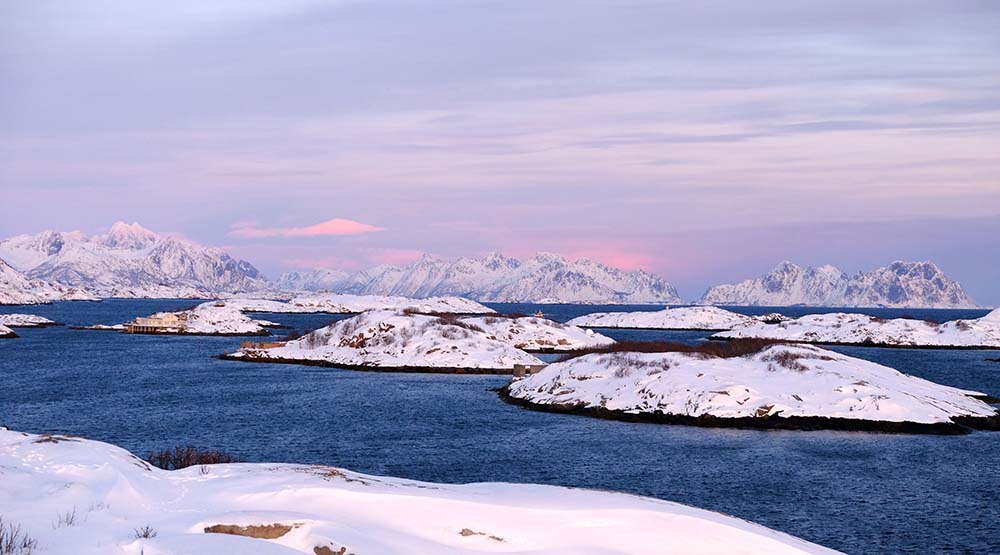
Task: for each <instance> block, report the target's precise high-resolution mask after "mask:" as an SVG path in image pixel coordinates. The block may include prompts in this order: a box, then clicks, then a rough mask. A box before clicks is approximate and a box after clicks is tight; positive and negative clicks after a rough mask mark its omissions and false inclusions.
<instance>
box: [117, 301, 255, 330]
mask: <svg viewBox="0 0 1000 555" xmlns="http://www.w3.org/2000/svg"><path fill="white" fill-rule="evenodd" d="M129 324H134V325H137V326H141V327H142V329H143V331H142V332H141V333H157V334H167V335H270V332H268V331H267V330H266V329H264V326H265V325H267V324H270V322H265V321H258V320H252V319H250V318H249V317H247V316H246V315H245V314H243V313H242V312H241V311H239V310H238V309H236V308H233V307H230V306H226V305H225V304H224V303H222V302H219V301H210V302H207V303H202V304H200V305H198V306H196V307H194V308H193V309H190V310H179V311H176V312H157V313H155V314H151V315H150V316H147V317H145V318H136V319H135V321H134V322H130V323H129Z"/></svg>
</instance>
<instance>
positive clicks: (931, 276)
mask: <svg viewBox="0 0 1000 555" xmlns="http://www.w3.org/2000/svg"><path fill="white" fill-rule="evenodd" d="M698 303H699V304H721V305H736V306H789V305H797V304H799V305H809V306H854V307H895V308H921V307H924V308H974V307H975V306H976V303H975V301H973V300H972V299H970V298H969V296H968V295H966V293H965V291H964V290H963V289H962V286H961V285H959V284H958V282H956V281H955V280H953V279H951V278H949V277H948V276H946V275H945V274H944V272H943V271H941V269H940V268H938V267H937V266H936V265H935V264H933V263H931V262H893V263H892V264H890V265H889V266H887V267H883V268H878V269H876V270H873V271H871V272H865V273H858V274H857V275H855V276H848V275H847V274H845V273H844V272H841V271H840V270H838V269H837V268H834V267H833V266H829V265H827V266H820V267H819V268H805V269H803V268H800V267H799V266H796V265H795V264H792V263H791V262H783V263H781V264H779V265H778V266H777V267H776V268H774V269H773V270H771V271H770V272H768V273H767V274H766V275H765V276H763V277H761V278H757V279H749V280H746V281H742V282H740V283H737V284H729V285H717V286H715V287H712V288H711V289H709V290H708V291H707V292H706V293H705V295H704V296H703V297H702V298H701V299H700V300H699V301H698Z"/></svg>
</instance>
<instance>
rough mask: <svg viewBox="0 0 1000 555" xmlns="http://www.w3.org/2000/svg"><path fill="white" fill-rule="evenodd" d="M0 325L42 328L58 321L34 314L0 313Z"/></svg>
mask: <svg viewBox="0 0 1000 555" xmlns="http://www.w3.org/2000/svg"><path fill="white" fill-rule="evenodd" d="M0 325H3V326H7V327H10V328H44V327H45V326H56V325H58V323H56V322H53V321H52V320H49V319H48V318H46V317H44V316H37V315H35V314H0Z"/></svg>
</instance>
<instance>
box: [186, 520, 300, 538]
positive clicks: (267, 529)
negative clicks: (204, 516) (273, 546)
mask: <svg viewBox="0 0 1000 555" xmlns="http://www.w3.org/2000/svg"><path fill="white" fill-rule="evenodd" d="M298 526H299V525H298V524H280V523H274V524H249V525H247V526H240V525H239V524H213V525H212V526H207V527H206V528H205V533H206V534H229V535H231V536H244V537H247V538H254V539H258V540H276V539H278V538H280V537H281V536H284V535H285V534H287V533H289V532H291V531H292V530H293V529H295V528H297V527H298Z"/></svg>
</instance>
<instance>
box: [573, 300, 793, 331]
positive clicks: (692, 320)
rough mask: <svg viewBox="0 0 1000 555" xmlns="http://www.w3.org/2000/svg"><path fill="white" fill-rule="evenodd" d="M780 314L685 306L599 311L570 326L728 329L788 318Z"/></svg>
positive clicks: (575, 319)
mask: <svg viewBox="0 0 1000 555" xmlns="http://www.w3.org/2000/svg"><path fill="white" fill-rule="evenodd" d="M784 318H785V317H784V316H782V315H780V314H769V315H767V316H754V317H751V316H744V315H743V314H737V313H735V312H730V311H728V310H723V309H721V308H716V307H714V306H683V307H678V308H667V309H664V310H659V311H656V312H595V313H593V314H585V315H583V316H579V317H577V318H573V319H572V320H570V321H569V322H567V323H568V324H572V325H574V326H581V327H586V328H632V329H655V330H707V331H712V330H728V329H731V328H733V327H736V326H741V325H745V324H748V323H751V322H756V321H762V320H764V321H776V320H781V319H784Z"/></svg>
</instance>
